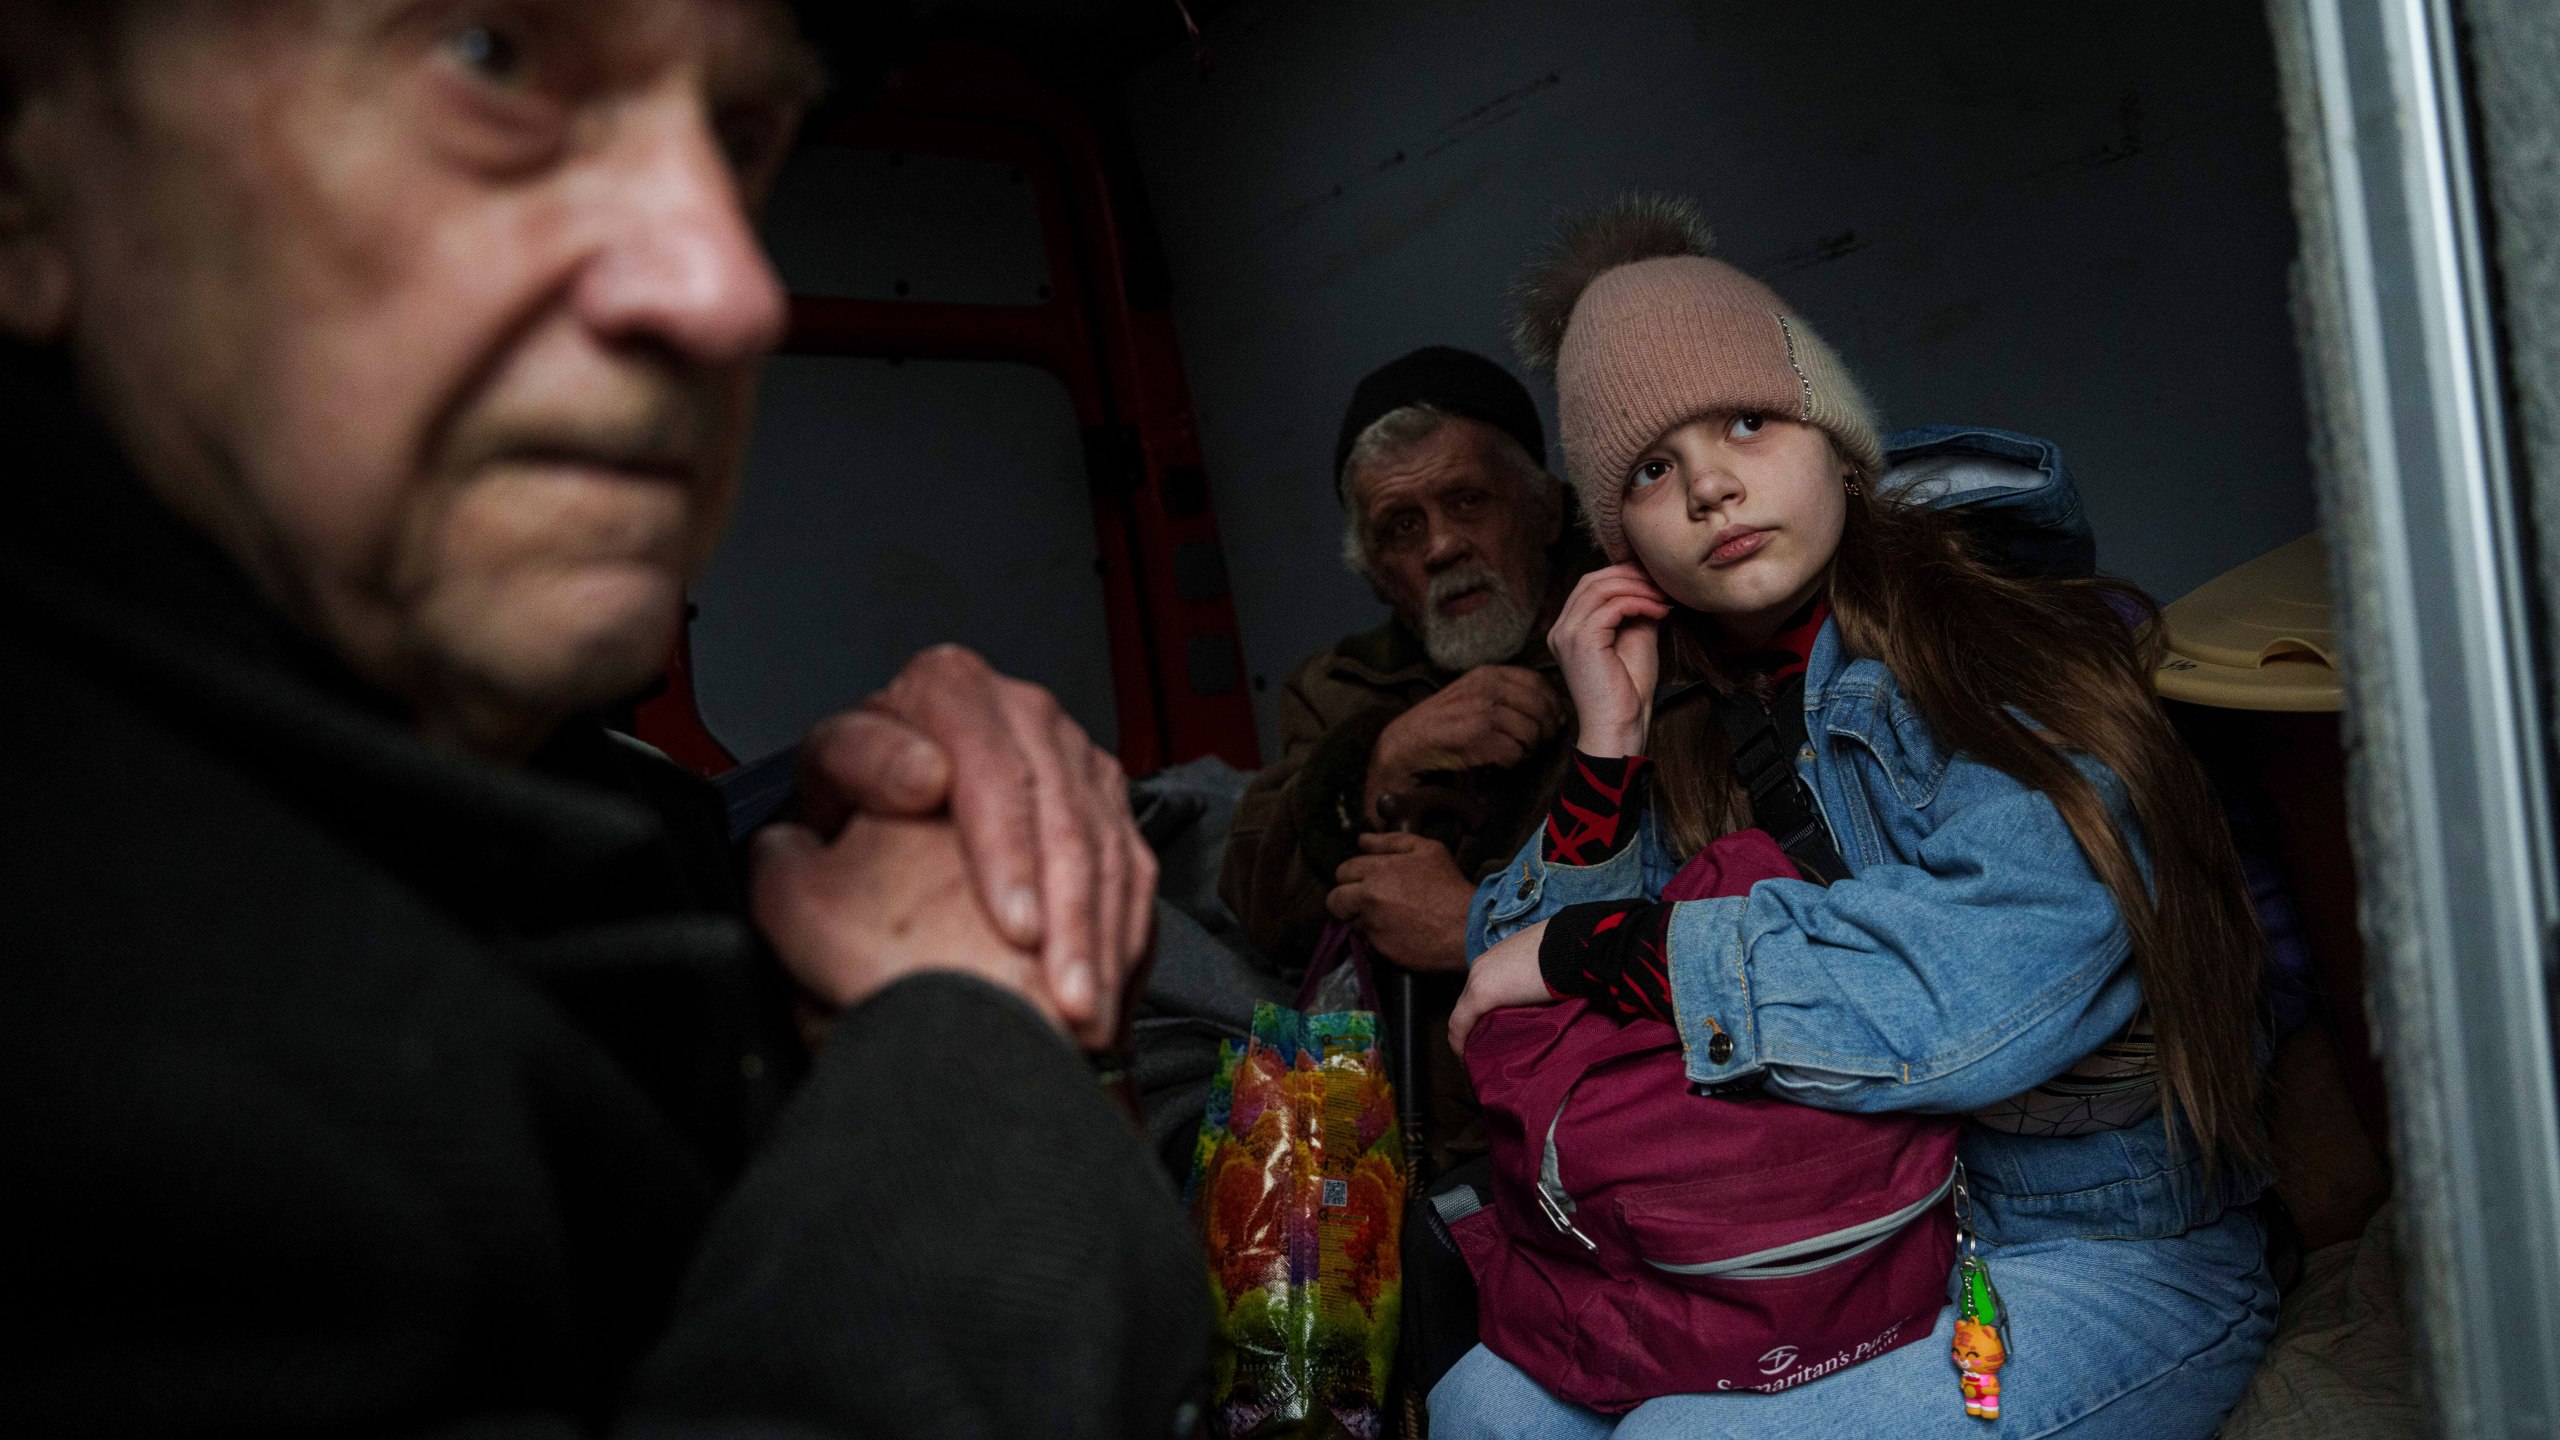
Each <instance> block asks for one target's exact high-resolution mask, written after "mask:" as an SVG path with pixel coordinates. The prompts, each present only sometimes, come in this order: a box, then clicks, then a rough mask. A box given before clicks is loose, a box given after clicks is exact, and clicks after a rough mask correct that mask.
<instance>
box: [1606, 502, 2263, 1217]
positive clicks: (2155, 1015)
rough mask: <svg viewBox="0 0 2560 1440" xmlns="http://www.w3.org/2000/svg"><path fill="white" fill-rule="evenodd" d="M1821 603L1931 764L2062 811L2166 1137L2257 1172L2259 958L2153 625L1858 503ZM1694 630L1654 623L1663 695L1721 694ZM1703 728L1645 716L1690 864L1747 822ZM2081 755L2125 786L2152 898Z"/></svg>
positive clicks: (2111, 585)
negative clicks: (2114, 932)
mask: <svg viewBox="0 0 2560 1440" xmlns="http://www.w3.org/2000/svg"><path fill="white" fill-rule="evenodd" d="M1830 599H1831V610H1832V614H1833V615H1834V616H1835V617H1836V618H1837V619H1838V621H1839V625H1840V640H1841V643H1842V645H1843V646H1844V647H1845V648H1846V650H1847V651H1848V653H1849V654H1851V655H1855V656H1869V657H1872V658H1874V659H1876V660H1880V661H1882V662H1883V663H1884V665H1885V667H1886V668H1887V669H1889V670H1891V671H1892V672H1893V674H1894V678H1895V679H1896V680H1897V681H1899V682H1900V683H1901V687H1902V693H1903V695H1904V696H1905V697H1906V698H1907V699H1909V701H1910V702H1911V704H1912V705H1913V707H1914V708H1916V709H1917V710H1918V711H1919V713H1920V716H1921V718H1922V719H1924V720H1926V721H1927V722H1928V724H1929V727H1930V728H1931V730H1933V731H1934V732H1936V735H1937V738H1938V743H1939V744H1940V745H1941V746H1943V747H1945V748H1946V749H1947V751H1949V752H1950V753H1959V752H1960V753H1962V754H1964V755H1967V756H1969V757H1971V758H1973V759H1975V760H1979V761H1981V762H1982V763H1984V764H1986V765H1990V766H1993V767H1994V768H1996V769H1999V770H2002V771H2004V772H2006V773H2007V774H2009V775H2010V776H2012V777H2014V778H2015V779H2016V780H2017V781H2018V782H2019V783H2020V784H2023V785H2027V786H2030V787H2032V788H2034V789H2037V790H2040V791H2043V792H2044V793H2045V794H2046V795H2047V796H2048V797H2050V798H2051V799H2052V801H2053V803H2054V806H2055V808H2057V809H2059V810H2060V811H2061V812H2062V818H2063V820H2064V822H2065V823H2067V824H2068V825H2069V826H2070V827H2071V834H2072V836H2073V837H2074V838H2075V839H2077V840H2078V841H2079V843H2080V849H2081V851H2082V853H2083V854H2084V855H2086V856H2087V858H2088V861H2089V865H2090V868H2091V869H2093V870H2095V871H2096V872H2097V875H2098V878H2099V879H2101V880H2103V881H2105V882H2106V885H2107V888H2108V889H2109V890H2110V891H2112V892H2114V895H2115V900H2116V907H2117V909H2118V910H2119V911H2120V912H2121V913H2122V915H2123V916H2124V923H2125V928H2126V929H2127V930H2128V931H2130V932H2131V935H2132V939H2133V960H2134V966H2135V970H2136V973H2137V974H2138V975H2139V976H2140V978H2141V981H2142V994H2143V999H2144V1001H2145V1003H2146V1004H2147V1005H2148V1006H2149V1007H2150V1014H2151V1023H2152V1025H2153V1028H2154V1029H2155V1031H2156V1032H2157V1035H2158V1039H2159V1056H2160V1060H2159V1063H2160V1089H2161V1096H2162V1100H2163V1106H2162V1108H2163V1109H2164V1111H2166V1112H2168V1114H2167V1116H2166V1117H2164V1119H2166V1120H2182V1121H2183V1122H2184V1124H2185V1128H2186V1129H2187V1131H2188V1132H2190V1133H2192V1134H2193V1135H2194V1136H2195V1137H2197V1140H2198V1142H2199V1146H2200V1148H2201V1149H2202V1151H2203V1158H2204V1161H2205V1164H2206V1168H2207V1171H2208V1173H2210V1172H2211V1171H2212V1169H2213V1167H2214V1166H2215V1165H2216V1164H2218V1163H2221V1162H2224V1161H2230V1162H2237V1163H2241V1164H2252V1165H2255V1164H2263V1163H2264V1161H2265V1157H2266V1144H2265V1136H2264V1132H2263V1131H2262V1130H2261V1128H2260V1125H2259V1119H2260V1116H2259V1108H2258V1095H2259V1084H2258V1066H2257V1054H2256V1036H2255V1030H2254V1026H2255V1021H2256V1016H2257V999H2258V974H2259V968H2260V959H2261V951H2262V948H2263V945H2264V941H2263V939H2262V937H2261V934H2260V931H2259V929H2258V924H2257V919H2256V915H2255V912H2254V911H2253V909H2252V907H2251V904H2250V900H2249V893H2248V888H2247V885H2246V884H2245V882H2244V881H2243V880H2242V878H2241V874H2240V861H2239V857H2238V855H2237V853H2236V852H2235V851H2234V850H2233V849H2232V844H2231V832H2230V829H2229V827H2228V826H2227V825H2226V824H2225V822H2224V820H2223V815H2222V807H2221V805H2220V804H2219V803H2218V802H2217V801H2216V800H2215V798H2214V795H2213V791H2212V788H2211V786H2210V785H2209V784H2208V782H2207V781H2206V779H2205V775H2204V771H2203V769H2202V768H2201V767H2200V766H2199V765H2198V764H2197V763H2196V760H2195V757H2194V756H2193V755H2191V754H2190V753H2189V752H2188V750H2187V748H2186V746H2185V745H2184V744H2183V743H2182V742H2181V741H2180V740H2179V739H2178V736H2177V734H2176V732H2175V731H2174V730H2172V729H2171V727H2170V723H2169V717H2168V715H2167V714H2166V713H2165V712H2164V711H2163V710H2162V709H2161V707H2160V702H2159V700H2158V698H2157V697H2156V696H2155V695H2154V694H2153V692H2152V688H2151V675H2152V672H2153V670H2154V669H2155V668H2156V665H2157V661H2158V656H2159V649H2160V645H2161V640H2160V634H2159V630H2160V627H2159V623H2158V622H2159V611H2158V607H2157V606H2155V605H2154V604H2153V603H2152V602H2151V600H2150V599H2149V598H2148V597H2147V596H2144V595H2143V594H2142V593H2141V592H2140V591H2138V590H2135V589H2134V588H2133V587H2131V586H2129V585H2126V584H2123V583H2122V582H2120V581H2114V580H2108V579H2095V580H2047V579H2030V578H2021V577H2018V576H2014V575H2010V574H2007V573H2004V572H2002V571H2001V570H1999V569H1997V568H1995V567H1994V566H1992V565H1991V564H1989V563H1987V562H1986V561H1985V560H1984V559H1983V558H1982V557H1981V556H1980V555H1978V554H1977V553H1975V551H1974V550H1973V548H1972V547H1971V545H1970V544H1969V543H1968V541H1967V539H1966V536H1965V533H1964V531H1963V530H1962V528H1961V526H1960V524H1959V522H1957V521H1956V520H1955V519H1953V518H1952V517H1950V516H1948V515H1946V514H1944V513H1942V512H1939V511H1935V510H1929V509H1924V508H1921V507H1919V506H1915V505H1909V504H1904V503H1901V502H1898V501H1896V500H1893V499H1891V498H1873V497H1868V496H1862V495H1852V496H1851V497H1850V500H1849V516H1848V522H1847V525H1846V527H1845V528H1844V530H1843V532H1842V534H1841V537H1840V549H1839V552H1838V555H1837V557H1836V558H1835V559H1834V560H1833V562H1832V571H1831V587H1830ZM2120 607H2121V608H2120ZM2128 615H2129V616H2130V617H2131V618H2132V620H2133V621H2134V622H2136V623H2128ZM1703 621H1704V617H1700V616H1696V615H1694V614H1691V613H1689V612H1682V618H1681V619H1678V620H1675V621H1673V622H1670V623H1668V624H1666V625H1665V627H1664V632H1663V633H1664V647H1663V650H1664V653H1663V669H1664V672H1665V678H1666V679H1670V680H1681V679H1701V680H1705V681H1706V682H1708V684H1710V685H1713V686H1716V687H1717V688H1720V689H1730V688H1731V686H1732V685H1733V683H1734V682H1733V680H1732V679H1731V677H1728V676H1725V675H1722V674H1720V673H1718V671H1717V669H1716V667H1715V664H1714V662H1713V660H1712V658H1711V656H1710V652H1709V650H1708V647H1707V645H1706V644H1705V643H1704V641H1703V639H1702V637H1701V636H1700V635H1699V634H1698V633H1697V629H1696V627H1697V626H1698V625H1699V624H1700V623H1703ZM1711 710H1712V707H1709V706H1705V705H1680V706H1675V707H1674V708H1672V709H1671V710H1669V711H1667V712H1665V713H1664V714H1662V715H1659V716H1657V717H1656V718H1655V724H1654V729H1655V735H1654V739H1653V741H1652V748H1653V751H1654V757H1655V763H1656V766H1657V767H1658V768H1657V774H1656V780H1655V784H1654V794H1655V796H1656V797H1657V798H1656V802H1655V803H1656V804H1658V805H1659V806H1660V807H1661V811H1662V819H1663V822H1664V825H1665V828H1666V830H1667V832H1668V838H1669V839H1670V840H1671V841H1672V843H1673V844H1675V845H1676V846H1678V847H1679V848H1680V850H1681V852H1682V853H1684V854H1685V853H1694V852H1695V851H1697V850H1700V849H1703V848H1705V846H1706V845H1707V844H1708V843H1709V842H1710V841H1712V840H1713V839H1714V838H1715V837H1717V836H1719V835H1722V834H1725V833H1727V832H1729V831H1731V830H1734V829H1736V828H1738V827H1740V826H1742V825H1745V824H1748V823H1749V818H1748V817H1749V808H1748V805H1747V802H1745V800H1744V799H1743V797H1742V796H1741V794H1740V793H1739V791H1738V790H1737V788H1736V786H1735V784H1734V782H1733V777H1732V764H1731V760H1730V757H1729V754H1728V742H1727V741H1726V739H1725V736H1724V732H1723V729H1722V727H1720V726H1719V725H1718V724H1717V723H1716V721H1715V718H1714V716H1713V714H1712V713H1711ZM2022 715H2023V716H2026V717H2031V718H2029V719H2021V718H2020V717H2021V716H2022ZM2074 752H2076V753H2078V754H2082V755H2086V756H2089V757H2090V758H2092V759H2094V760H2097V761H2098V762H2100V763H2101V764H2103V765H2105V766H2106V767H2107V768H2108V769H2109V770H2111V771H2113V772H2114V773H2115V775H2116V777H2117V778H2118V779H2119V780H2120V781H2122V782H2123V785H2124V788H2125V790H2126V793H2127V795H2128V796H2129V798H2130V799H2131V801H2132V808H2133V818H2134V823H2135V825H2136V826H2137V827H2138V828H2139V831H2140V834H2141V836H2142V838H2143V839H2144V841H2145V842H2146V846H2147V850H2148V858H2149V860H2150V863H2151V874H2152V878H2153V881H2154V883H2153V884H2151V885H2148V886H2146V885H2145V884H2144V883H2143V874H2142V870H2141V868H2140V867H2139V866H2138V865H2137V864H2136V863H2135V861H2134V852H2133V849H2132V847H2131V846H2129V845H2128V844H2127V843H2126V837H2125V836H2124V835H2123V834H2122V833H2121V832H2120V831H2119V830H2118V829H2117V827H2116V824H2115V822H2114V821H2113V819H2112V818H2111V817H2110V816H2109V814H2108V811H2107V807H2106V803H2105V801H2104V800H2102V799H2101V798H2100V796H2099V794H2098V790H2097V788H2096V787H2095V786H2093V785H2092V784H2091V783H2090V782H2089V779H2088V777H2087V776H2085V775H2083V774H2081V772H2080V771H2079V770H2078V769H2076V768H2074V767H2073V765H2072V763H2071V760H2070V754H2071V753H2074ZM2170 1133H2171V1137H2172V1140H2173V1141H2174V1140H2175V1139H2176V1136H2177V1129H2176V1127H2175V1125H2174V1124H2173V1125H2172V1128H2171V1132H2170Z"/></svg>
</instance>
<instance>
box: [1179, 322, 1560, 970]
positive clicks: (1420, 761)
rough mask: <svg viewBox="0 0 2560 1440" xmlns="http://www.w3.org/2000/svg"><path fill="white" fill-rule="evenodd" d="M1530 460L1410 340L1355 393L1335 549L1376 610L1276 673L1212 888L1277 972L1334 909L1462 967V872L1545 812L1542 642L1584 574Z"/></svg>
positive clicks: (1369, 935)
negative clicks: (1270, 728)
mask: <svg viewBox="0 0 2560 1440" xmlns="http://www.w3.org/2000/svg"><path fill="white" fill-rule="evenodd" d="M1545 453H1546V437H1545V432H1544V430H1543V428H1542V427H1541V426H1540V424H1539V420H1538V411H1537V407H1536V406H1535V405H1534V404H1533V403H1531V401H1530V399H1529V394H1528V392H1527V391H1526V390H1524V389H1522V388H1521V385H1520V382H1519V381H1517V380H1515V379H1513V378H1512V377H1511V375H1510V373H1509V372H1508V371H1506V370H1504V369H1503V368H1502V367H1501V366H1499V365H1497V364H1495V363H1494V362H1493V361H1491V360H1488V359H1485V358H1484V357H1482V356H1480V355H1474V354H1470V353H1468V352H1466V351H1463V350H1456V349H1451V348H1449V347H1446V346H1432V347H1428V348H1425V349H1421V350H1417V351H1414V352H1413V353H1412V354H1410V355H1406V356H1403V357H1401V358H1399V359H1397V360H1394V361H1392V362H1390V363H1388V364H1387V365H1385V366H1383V367H1381V368H1380V369H1378V370H1377V371H1376V372H1374V373H1372V374H1371V375H1369V376H1368V377H1367V378H1365V379H1363V380H1362V381H1361V382H1360V384H1359V386H1358V388H1357V389H1356V390H1355V391H1354V392H1353V394H1352V398H1351V404H1350V407H1349V409H1348V410H1347V411H1346V412H1345V414H1344V416H1343V421H1342V426H1341V431H1340V435H1339V438H1338V440H1337V443H1336V446H1335V451H1334V477H1335V482H1336V486H1337V490H1336V493H1337V495H1338V497H1339V498H1340V500H1341V502H1342V505H1343V512H1344V517H1343V559H1344V561H1345V563H1347V564H1348V565H1350V567H1351V568H1352V569H1353V570H1354V571H1355V572H1357V573H1358V574H1360V575H1361V577H1362V578H1364V579H1366V580H1367V581H1368V582H1369V585H1370V588H1371V589H1372V590H1373V591H1375V592H1376V594H1377V596H1378V598H1379V599H1380V600H1381V601H1383V602H1385V604H1386V605H1387V607H1388V609H1389V610H1390V611H1391V612H1392V613H1391V615H1390V617H1389V618H1388V620H1387V622H1386V623H1385V624H1383V625H1380V626H1379V627H1377V628H1376V629H1373V630H1366V631H1362V632H1361V633H1359V634H1357V635H1352V636H1349V637H1347V638H1345V639H1344V640H1342V641H1341V642H1340V643H1338V644H1336V645H1335V646H1333V647H1332V648H1331V649H1329V650H1326V651H1324V652H1323V653H1321V654H1318V655H1315V656H1312V657H1310V658H1309V659H1307V660H1306V661H1305V663H1303V664H1301V665H1300V666H1299V667H1298V669H1297V671H1296V673H1294V674H1293V675H1291V676H1290V677H1289V684H1288V688H1287V690H1286V691H1285V692H1284V693H1283V695H1282V697H1281V702H1280V727H1281V728H1280V755H1279V758H1278V759H1277V760H1276V761H1275V762H1273V763H1272V764H1271V765H1270V766H1269V767H1268V768H1267V769H1265V770H1264V771H1263V772H1262V773H1261V775H1260V776H1258V777H1256V779H1255V781H1254V783H1253V786H1252V788H1251V789H1250V790H1249V791H1248V792H1247V793H1246V796H1245V800H1244V803H1243V805H1242V807H1241V808H1240V809H1239V811H1238V813H1237V818H1236V827H1235V833H1234V838H1233V840H1232V841H1231V842H1230V845H1229V849H1228V852H1227V861H1226V870H1225V874H1224V877H1223V890H1224V894H1225V897H1226V900H1227V903H1228V905H1229V906H1230V907H1231V908H1233V909H1234V911H1235V912H1236V915H1237V917H1238V918H1239V919H1240V920H1242V921H1243V923H1244V925H1245V928H1246V931H1247V933H1248V934H1249V935H1250V936H1251V937H1252V939H1253V941H1254V943H1255V944H1256V945H1258V946H1259V947H1261V948H1262V949H1263V951H1264V952H1265V953H1266V954H1267V955H1270V956H1272V957H1274V958H1275V959H1277V960H1278V961H1280V962H1281V963H1282V964H1283V965H1284V966H1293V965H1296V964H1300V963H1303V962H1304V961H1305V959H1306V957H1307V955H1308V952H1309V951H1310V949H1311V948H1312V946H1313V945H1314V943H1315V939H1316V936H1317V933H1318V931H1319V930H1320V929H1321V927H1322V925H1323V923H1324V921H1325V919H1326V918H1327V916H1328V915H1330V916H1331V917H1333V918H1335V919H1339V920H1343V921H1346V922H1348V923H1349V924H1351V925H1352V926H1353V928H1355V929H1356V930H1358V931H1359V933H1360V934H1361V935H1362V936H1363V937H1364V938H1365V939H1366V940H1367V941H1368V943H1369V945H1370V946H1371V948H1372V949H1373V950H1374V951H1375V952H1376V953H1377V954H1379V955H1380V956H1382V957H1383V958H1385V959H1387V960H1389V961H1392V962H1394V963H1395V964H1398V965H1401V966H1404V967H1406V968H1408V969H1412V970H1417V971H1424V972H1448V973H1453V972H1457V971H1462V970H1464V969H1465V967H1466V926H1467V902H1468V899H1469V898H1470V897H1471V896H1472V895H1473V894H1474V892H1475V885H1476V881H1477V879H1478V878H1479V877H1480V876H1481V875H1483V874H1484V873H1485V872H1487V871H1488V870H1490V869H1492V868H1493V867H1495V866H1498V865H1500V864H1501V863H1502V862H1503V860H1504V859H1506V858H1507V857H1508V856H1509V855H1510V854H1511V853H1512V851H1513V850H1516V849H1517V847H1518V846H1519V845H1520V843H1521V842H1522V841H1524V840H1525V839H1527V837H1528V834H1529V831H1530V830H1531V828H1533V827H1534V826H1536V825H1537V824H1538V823H1539V821H1540V820H1541V819H1542V818H1543V816H1544V804H1545V799H1546V796H1547V795H1548V794H1549V793H1550V792H1551V791H1552V790H1553V789H1554V787H1555V784H1556V781H1557V779H1558V778H1559V776H1560V774H1561V771H1562V767H1563V765H1564V763H1565V760H1566V757H1567V756H1568V755H1569V753H1570V747H1569V746H1568V745H1567V744H1566V743H1565V739H1566V738H1567V737H1566V736H1565V734H1564V731H1565V729H1566V727H1567V724H1568V719H1569V715H1568V708H1567V704H1566V701H1565V697H1564V692H1563V690H1562V688H1561V687H1560V686H1559V685H1558V684H1557V682H1556V667H1555V662H1554V661H1553V659H1552V658H1550V657H1549V656H1548V654H1547V651H1546V644H1545V633H1546V629H1547V626H1548V624H1549V623H1550V622H1551V621H1552V620H1553V619H1554V616H1555V613H1556V610H1557V607H1558V605H1559V604H1560V602H1561V601H1562V599H1563V596H1564V594H1565V592H1566V590H1567V589H1569V588H1570V587H1571V585H1572V583H1573V581H1574V579H1575V578H1576V577H1577V576H1578V575H1579V574H1580V573H1581V571H1582V570H1584V569H1587V568H1588V567H1589V565H1590V564H1591V563H1592V562H1591V560H1590V557H1589V556H1588V555H1587V553H1586V551H1587V546H1585V545H1584V544H1582V543H1581V541H1580V537H1579V536H1578V534H1569V533H1568V530H1567V526H1566V523H1565V503H1564V492H1563V487H1562V486H1561V485H1559V484H1558V483H1557V482H1556V480H1555V478H1554V477H1553V476H1552V475H1550V474H1548V473H1547V471H1546V468H1545V464H1544V457H1545Z"/></svg>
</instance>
